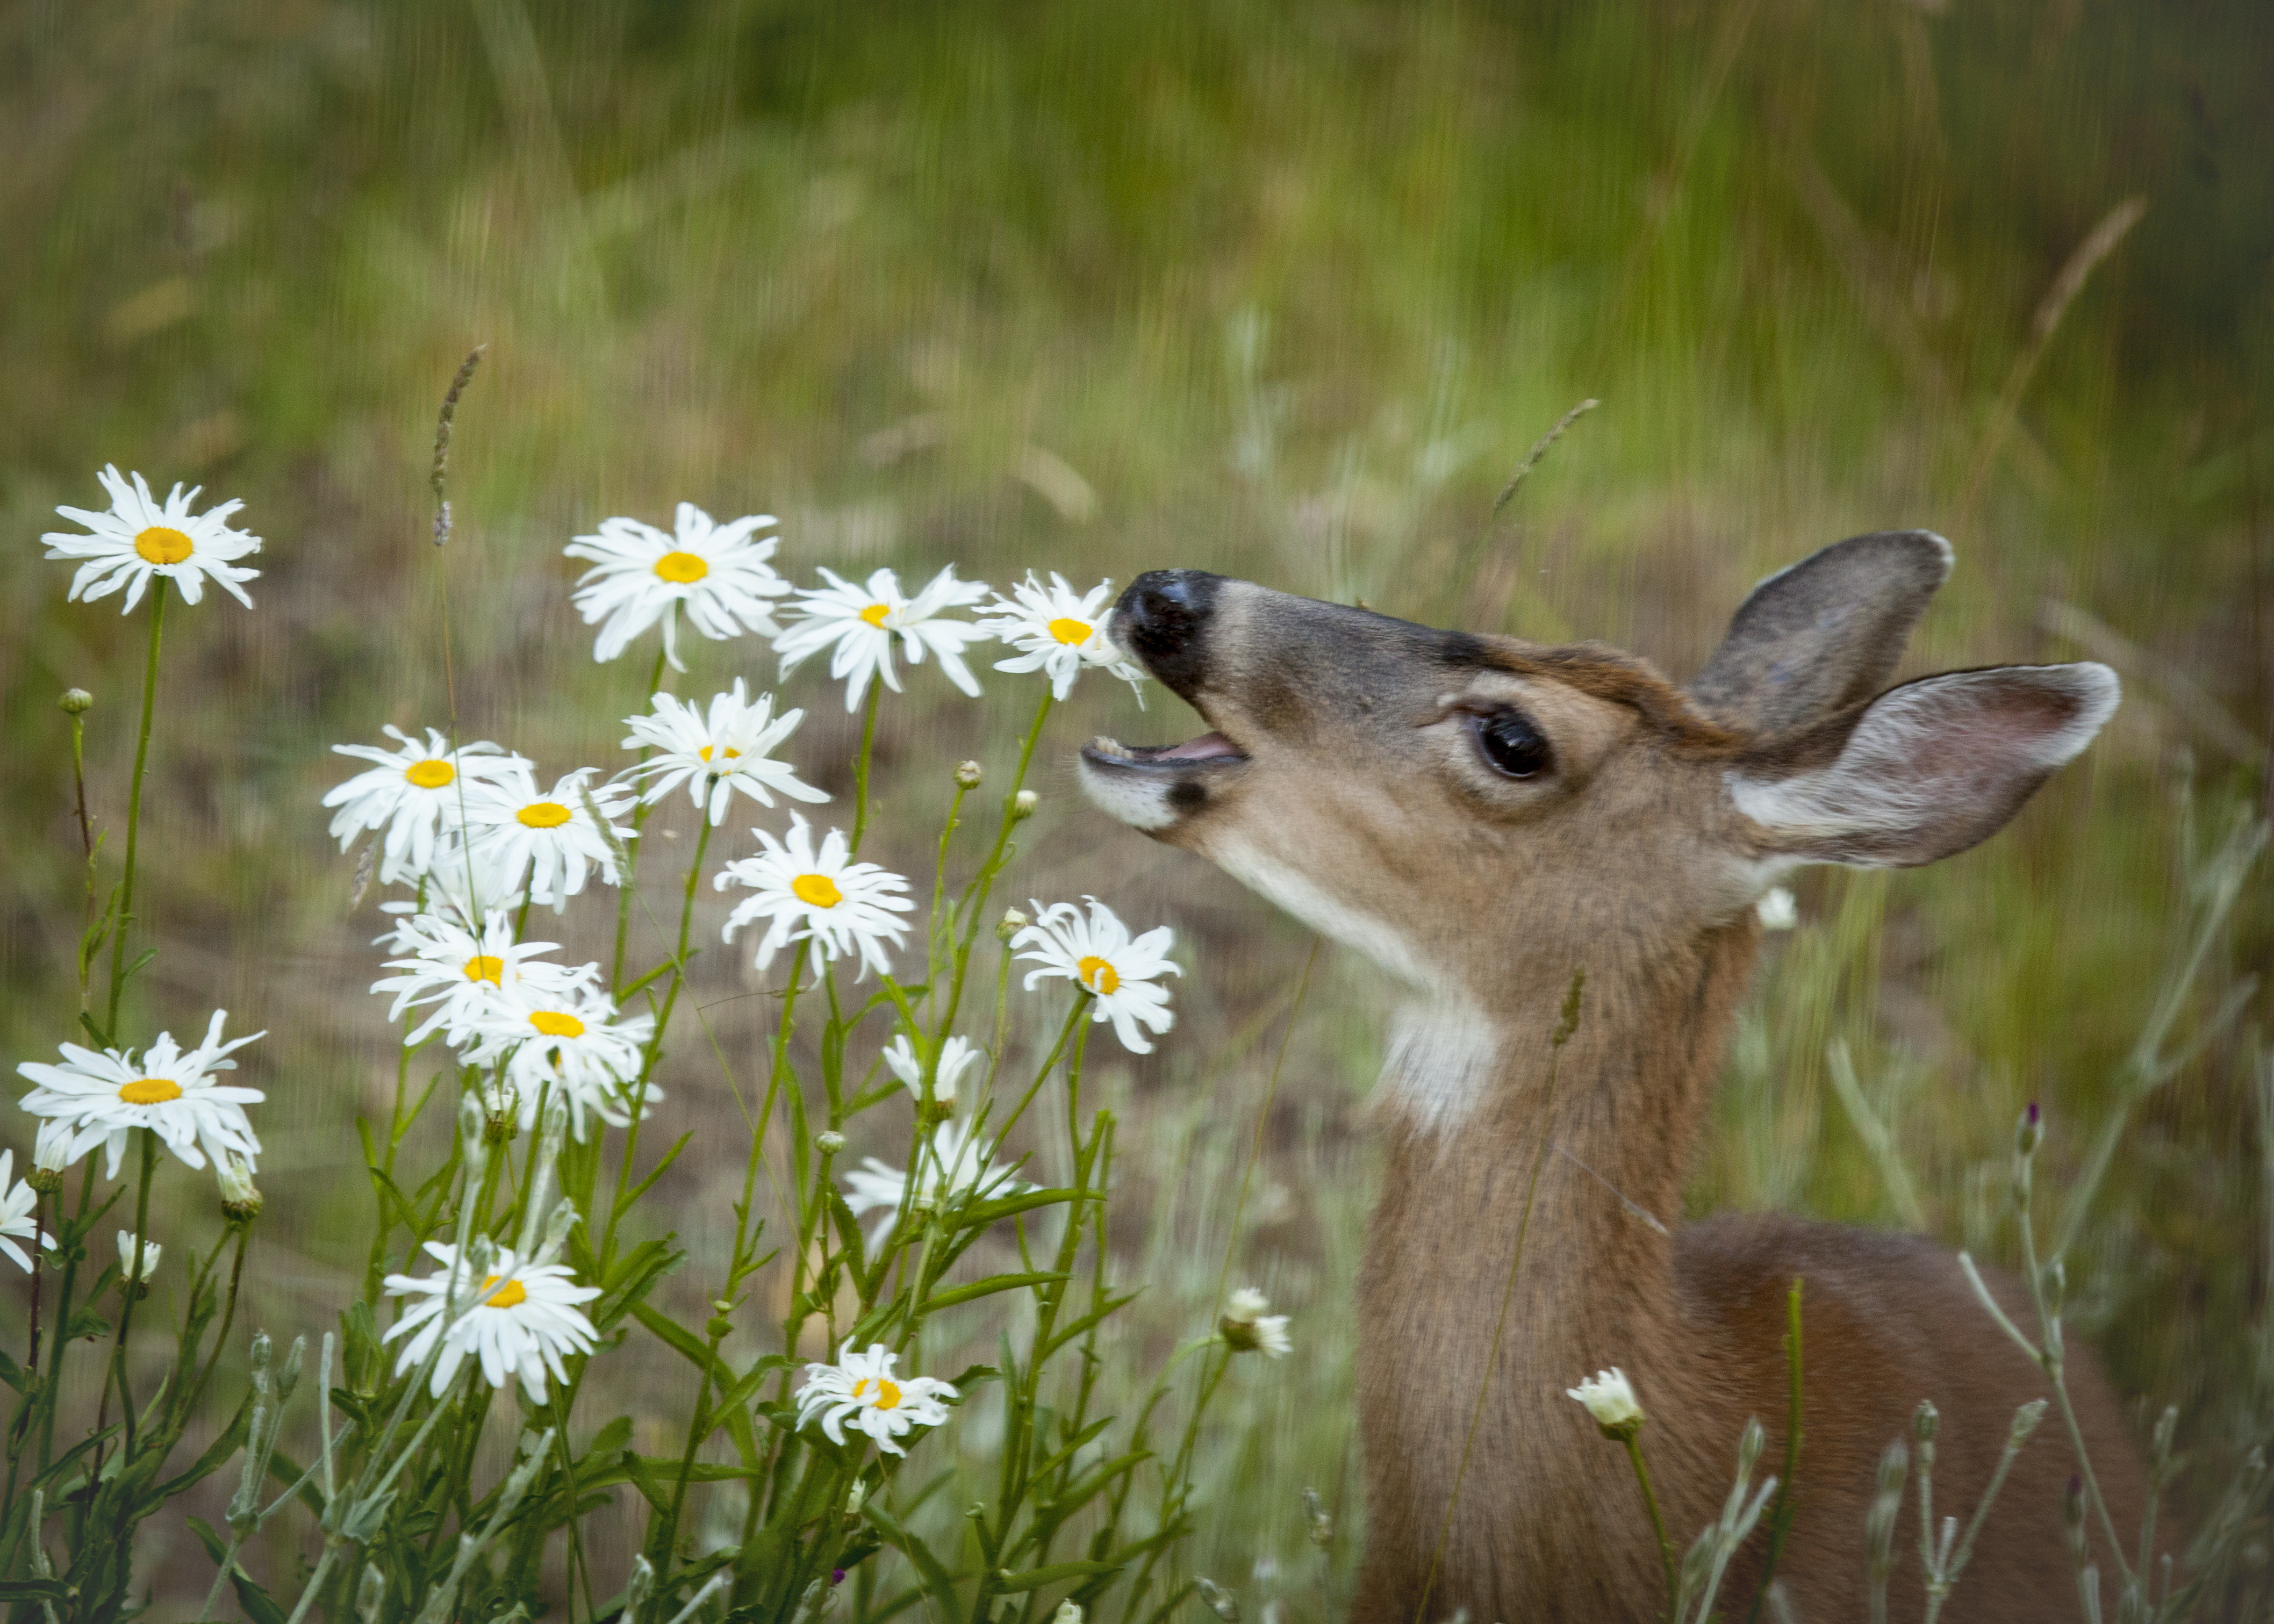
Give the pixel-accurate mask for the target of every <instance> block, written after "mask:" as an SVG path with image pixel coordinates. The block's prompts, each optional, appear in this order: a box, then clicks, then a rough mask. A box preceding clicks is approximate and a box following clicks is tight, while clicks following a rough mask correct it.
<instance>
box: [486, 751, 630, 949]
mask: <svg viewBox="0 0 2274 1624" xmlns="http://www.w3.org/2000/svg"><path fill="white" fill-rule="evenodd" d="M598 771H599V768H597V767H579V768H578V769H576V771H574V772H572V773H570V774H569V775H568V776H567V777H566V778H562V779H561V781H560V782H559V783H557V784H555V785H554V786H553V787H552V788H551V789H549V790H540V789H538V787H537V783H536V780H535V779H533V778H523V779H521V780H520V781H519V782H517V783H513V784H484V785H480V786H468V788H467V791H466V831H467V834H468V836H469V837H470V838H471V839H472V841H473V844H474V850H475V852H476V853H477V854H478V855H480V856H485V857H487V858H488V859H489V860H490V861H492V862H493V863H495V864H496V865H497V867H498V869H499V871H500V872H501V874H504V875H508V876H511V877H510V878H509V879H508V882H507V883H508V885H509V886H511V887H512V888H513V889H515V890H518V889H520V887H521V886H522V884H523V882H524V880H525V881H526V882H527V883H528V886H529V896H530V900H531V901H532V902H549V903H551V904H552V905H553V911H554V912H555V913H558V912H560V911H561V909H563V908H565V907H567V906H569V898H571V897H573V896H575V895H576V893H577V892H578V891H583V890H584V880H585V876H587V875H589V874H590V873H591V871H592V870H593V869H595V868H598V869H599V871H600V877H601V878H602V879H603V880H605V881H606V882H607V883H609V884H611V885H619V884H621V883H623V876H621V873H620V872H619V871H618V869H617V868H616V853H615V850H614V846H611V845H610V843H609V840H608V837H607V834H606V832H604V831H602V829H601V827H600V825H599V823H594V822H593V821H592V815H591V812H590V811H588V810H586V809H585V806H584V802H585V800H586V798H587V797H590V798H591V802H592V805H593V806H594V807H597V808H599V813H600V816H602V817H604V818H606V819H607V820H609V822H608V825H607V826H608V829H609V830H611V831H614V834H615V837H616V838H617V839H619V840H629V839H630V838H632V837H633V836H635V835H636V834H637V833H638V832H639V831H637V830H635V829H630V828H627V827H624V826H621V825H620V824H618V823H616V822H615V821H614V820H615V819H617V818H619V817H621V816H625V815H627V814H628V813H629V811H630V809H631V807H632V804H633V802H634V801H635V800H636V797H635V796H634V795H633V794H632V793H631V791H629V790H628V789H626V788H624V786H622V785H621V784H593V785H588V784H586V783H585V780H586V779H587V778H591V776H592V775H593V774H594V773H596V772H598Z"/></svg>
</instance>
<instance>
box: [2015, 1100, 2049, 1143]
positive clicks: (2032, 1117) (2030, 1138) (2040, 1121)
mask: <svg viewBox="0 0 2274 1624" xmlns="http://www.w3.org/2000/svg"><path fill="white" fill-rule="evenodd" d="M2044 1142H2045V1123H2044V1116H2043V1114H2042V1113H2041V1112H2039V1111H2038V1109H2037V1101H2035V1100H2032V1101H2029V1109H2027V1110H2025V1111H2023V1112H2022V1119H2021V1120H2020V1121H2019V1122H2017V1123H2015V1124H2014V1151H2015V1152H2016V1153H2017V1154H2021V1155H2024V1156H2034V1155H2036V1154H2037V1147H2038V1146H2040V1145H2042V1144H2044Z"/></svg>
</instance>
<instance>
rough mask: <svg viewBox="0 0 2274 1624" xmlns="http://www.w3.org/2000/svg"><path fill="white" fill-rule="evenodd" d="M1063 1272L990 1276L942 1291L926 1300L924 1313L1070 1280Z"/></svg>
mask: <svg viewBox="0 0 2274 1624" xmlns="http://www.w3.org/2000/svg"><path fill="white" fill-rule="evenodd" d="M1070 1278H1072V1276H1070V1275H1068V1274H1065V1273H1064V1272H1063V1271H1060V1272H1058V1273H1049V1272H1044V1273H1039V1274H990V1275H989V1276H987V1278H986V1279H984V1280H975V1281H973V1282H971V1283H970V1284H969V1285H968V1286H958V1287H956V1288H955V1289H953V1290H952V1291H940V1292H936V1293H934V1294H933V1295H932V1296H931V1297H927V1298H926V1299H924V1312H926V1313H930V1312H932V1311H933V1310H935V1309H941V1308H953V1307H954V1306H955V1305H956V1304H958V1303H971V1302H976V1301H977V1300H978V1299H979V1298H981V1297H992V1296H994V1295H995V1294H996V1293H997V1292H998V1291H1016V1290H1018V1289H1020V1287H1022V1286H1047V1285H1049V1284H1050V1283H1051V1282H1055V1281H1060V1280H1066V1279H1070Z"/></svg>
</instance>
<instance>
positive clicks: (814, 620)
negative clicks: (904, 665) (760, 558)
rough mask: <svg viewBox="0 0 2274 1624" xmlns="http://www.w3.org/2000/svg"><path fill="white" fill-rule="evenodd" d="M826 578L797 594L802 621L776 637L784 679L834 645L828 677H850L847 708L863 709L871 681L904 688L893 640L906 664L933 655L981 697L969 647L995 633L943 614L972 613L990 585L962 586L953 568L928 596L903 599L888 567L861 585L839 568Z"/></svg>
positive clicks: (953, 679)
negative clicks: (965, 657) (965, 656)
mask: <svg viewBox="0 0 2274 1624" xmlns="http://www.w3.org/2000/svg"><path fill="white" fill-rule="evenodd" d="M821 574H822V576H823V578H824V579H825V580H826V581H827V582H828V583H829V584H828V585H827V586H825V587H823V588H820V589H818V590H815V591H810V592H801V593H799V594H798V598H797V605H796V607H797V610H798V613H799V615H800V616H801V618H800V619H799V620H797V621H796V622H795V623H794V625H792V626H791V627H790V628H789V629H788V630H787V631H786V632H784V633H783V634H782V635H780V636H779V637H777V638H775V639H774V652H775V653H777V654H779V655H780V656H781V674H782V675H783V677H784V678H787V677H788V675H789V673H791V672H793V671H795V670H796V669H797V668H798V667H799V666H800V665H803V664H804V663H805V662H806V661H807V660H808V659H809V658H812V657H813V656H814V655H816V654H818V653H820V652H821V650H824V649H826V648H829V647H831V645H832V644H834V645H835V650H836V651H835V652H834V653H833V654H832V655H831V657H830V660H829V674H830V675H831V676H832V677H842V678H844V679H846V688H845V708H846V709H847V711H858V710H859V709H860V708H861V700H862V695H865V694H866V693H867V692H868V691H869V679H870V677H872V676H877V675H882V676H883V678H884V679H885V687H886V688H890V689H892V692H894V693H895V694H897V693H899V692H900V676H899V674H898V673H896V672H894V671H893V669H892V639H893V638H894V637H898V638H899V639H900V652H901V653H902V654H904V655H906V656H907V661H908V664H910V665H922V663H923V657H924V654H925V652H926V651H927V650H929V651H930V652H931V653H933V654H936V655H937V656H938V657H939V668H940V669H941V670H942V671H944V672H945V673H947V680H949V681H951V682H953V683H954V684H955V686H956V687H958V688H961V689H962V690H963V691H964V692H965V693H967V694H968V695H971V696H972V697H974V698H977V697H978V695H979V679H978V678H976V677H975V676H973V675H972V674H971V667H970V666H968V665H965V664H964V663H963V650H965V649H966V648H968V647H969V646H970V645H971V644H973V643H984V642H986V641H987V638H988V635H989V634H988V633H986V632H983V631H982V630H981V629H980V628H978V627H976V626H974V625H973V624H971V622H970V621H968V620H947V619H945V618H944V617H945V613H946V612H947V611H948V610H950V609H961V608H968V607H969V606H970V605H973V604H975V603H977V602H978V601H979V600H980V599H981V598H984V597H986V596H987V594H988V587H987V584H986V583H984V582H981V581H958V580H957V579H956V578H955V566H954V565H953V564H950V565H949V566H948V567H947V568H945V569H943V570H941V571H940V572H939V574H937V575H934V576H933V577H932V578H931V582H930V584H929V585H927V586H926V587H925V588H924V589H923V590H922V591H921V592H918V593H917V594H916V595H915V597H914V598H904V597H902V596H901V595H900V577H899V576H897V575H894V574H893V573H892V571H891V570H889V569H880V570H877V572H876V573H875V574H873V575H870V577H869V579H868V581H867V582H866V583H863V584H862V585H860V586H855V585H854V584H852V583H850V582H848V581H845V580H842V579H840V577H839V576H838V575H837V574H836V573H835V572H834V571H833V570H828V569H825V570H823V571H822V572H821Z"/></svg>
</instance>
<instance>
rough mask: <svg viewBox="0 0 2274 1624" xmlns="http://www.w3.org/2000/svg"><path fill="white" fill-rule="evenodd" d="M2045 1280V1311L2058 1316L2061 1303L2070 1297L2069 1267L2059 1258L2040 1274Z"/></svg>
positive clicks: (2046, 1266) (2047, 1265)
mask: <svg viewBox="0 0 2274 1624" xmlns="http://www.w3.org/2000/svg"><path fill="white" fill-rule="evenodd" d="M2040 1278H2042V1279H2043V1280H2044V1282H2045V1312H2047V1313H2048V1314H2051V1315H2053V1316H2055V1317H2058V1316H2059V1313H2060V1311H2061V1304H2063V1303H2064V1302H2066V1301H2067V1298H2068V1268H2067V1265H2065V1264H2064V1263H2062V1262H2061V1260H2060V1259H2059V1258H2055V1259H2053V1260H2052V1262H2050V1263H2048V1264H2046V1265H2045V1267H2044V1274H2042V1275H2041V1276H2040Z"/></svg>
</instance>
